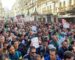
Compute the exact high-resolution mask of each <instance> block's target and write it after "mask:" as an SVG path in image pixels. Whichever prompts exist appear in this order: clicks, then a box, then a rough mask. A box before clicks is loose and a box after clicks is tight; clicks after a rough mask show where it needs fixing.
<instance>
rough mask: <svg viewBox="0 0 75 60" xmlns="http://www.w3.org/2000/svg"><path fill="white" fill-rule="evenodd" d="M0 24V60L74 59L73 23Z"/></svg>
mask: <svg viewBox="0 0 75 60" xmlns="http://www.w3.org/2000/svg"><path fill="white" fill-rule="evenodd" d="M68 24H69V27H65V26H64V25H63V23H62V22H57V23H55V22H54V23H45V22H39V21H32V22H23V24H18V23H17V22H13V21H8V22H3V21H0V60H75V24H73V23H68Z"/></svg>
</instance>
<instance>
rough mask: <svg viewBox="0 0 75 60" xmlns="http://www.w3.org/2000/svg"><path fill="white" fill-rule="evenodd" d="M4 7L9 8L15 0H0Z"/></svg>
mask: <svg viewBox="0 0 75 60" xmlns="http://www.w3.org/2000/svg"><path fill="white" fill-rule="evenodd" d="M1 2H2V6H3V8H4V9H8V10H11V9H12V6H13V4H14V3H15V2H16V0H1Z"/></svg>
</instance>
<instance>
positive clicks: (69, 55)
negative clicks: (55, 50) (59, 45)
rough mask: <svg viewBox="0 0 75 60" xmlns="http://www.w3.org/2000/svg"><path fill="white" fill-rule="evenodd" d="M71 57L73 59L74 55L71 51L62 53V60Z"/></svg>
mask: <svg viewBox="0 0 75 60" xmlns="http://www.w3.org/2000/svg"><path fill="white" fill-rule="evenodd" d="M71 57H74V54H73V53H72V52H71V51H66V52H65V53H64V60H66V59H70V58H71Z"/></svg>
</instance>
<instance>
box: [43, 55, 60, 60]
mask: <svg viewBox="0 0 75 60" xmlns="http://www.w3.org/2000/svg"><path fill="white" fill-rule="evenodd" d="M44 60H51V59H50V56H49V55H48V56H46V57H44ZM56 60H61V59H60V58H59V56H57V57H56Z"/></svg>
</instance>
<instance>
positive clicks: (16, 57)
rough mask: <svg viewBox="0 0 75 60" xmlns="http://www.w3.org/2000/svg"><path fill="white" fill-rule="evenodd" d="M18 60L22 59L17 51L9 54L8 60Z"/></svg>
mask: <svg viewBox="0 0 75 60" xmlns="http://www.w3.org/2000/svg"><path fill="white" fill-rule="evenodd" d="M20 58H22V55H21V53H20V52H19V51H16V52H15V54H9V59H10V60H19V59H20Z"/></svg>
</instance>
